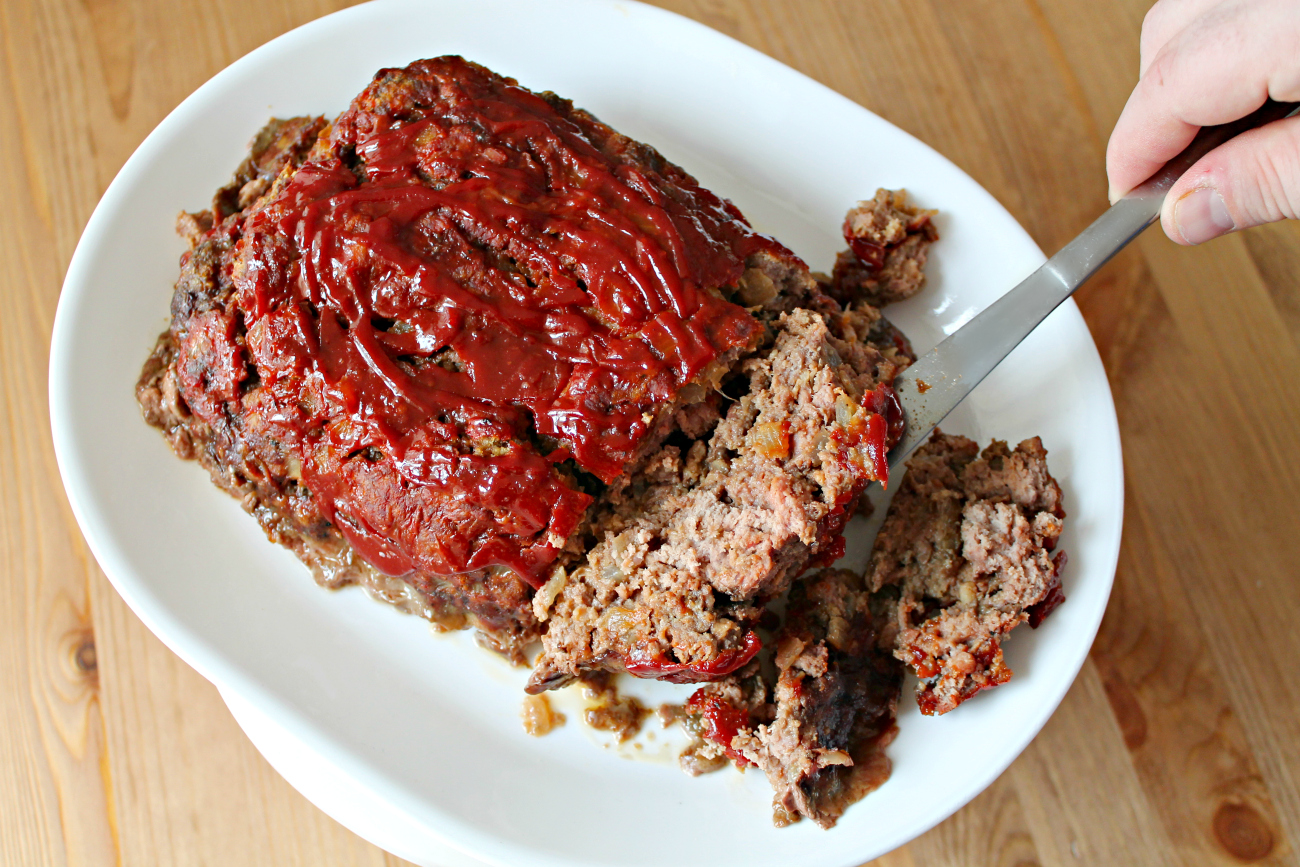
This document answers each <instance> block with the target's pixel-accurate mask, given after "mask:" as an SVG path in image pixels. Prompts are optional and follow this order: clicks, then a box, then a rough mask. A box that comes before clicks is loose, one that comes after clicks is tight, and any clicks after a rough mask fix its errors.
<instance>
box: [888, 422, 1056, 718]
mask: <svg viewBox="0 0 1300 867" xmlns="http://www.w3.org/2000/svg"><path fill="white" fill-rule="evenodd" d="M1064 517H1065V511H1064V509H1063V508H1062V505H1061V489H1060V486H1059V485H1058V484H1057V483H1056V480H1055V479H1053V478H1052V476H1051V474H1050V472H1049V471H1048V468H1047V452H1046V450H1045V449H1044V448H1043V444H1042V441H1041V440H1039V439H1038V438H1037V437H1035V438H1033V439H1029V440H1025V441H1024V442H1022V443H1020V445H1018V446H1016V448H1015V450H1014V451H1013V450H1011V449H1009V448H1008V447H1007V444H1006V443H1004V442H1001V441H998V440H994V441H993V443H992V444H991V445H989V447H988V448H986V449H984V451H983V453H982V454H981V453H980V452H979V447H978V446H977V445H976V444H975V442H973V441H972V440H969V439H967V438H966V437H962V436H949V435H946V434H944V433H942V432H941V431H938V430H936V431H935V432H934V435H933V436H932V437H931V438H930V440H929V441H928V442H927V443H926V444H925V445H923V446H922V447H921V448H919V449H917V451H916V453H915V455H913V457H912V458H911V460H909V461H908V468H907V475H906V476H904V478H903V481H902V484H901V486H900V487H899V490H898V493H897V495H896V496H895V497H894V500H893V502H892V503H891V504H890V508H889V512H888V514H887V516H886V518H885V522H884V525H883V526H882V527H881V530H880V534H879V535H878V536H877V538H876V543H875V547H874V549H873V551H872V559H871V564H870V566H869V568H868V571H867V580H868V583H869V585H870V588H871V590H872V591H873V592H875V593H878V594H880V595H882V597H884V598H890V597H894V596H896V598H897V629H898V632H897V647H896V651H895V652H896V654H897V656H898V658H899V659H901V660H902V661H903V662H905V663H907V664H908V665H909V666H911V667H912V669H913V670H914V671H915V672H916V674H917V676H918V677H919V678H921V684H920V686H919V688H918V693H917V702H918V704H919V705H920V708H921V711H922V713H926V714H941V713H946V712H948V711H950V710H952V709H953V708H955V707H956V706H957V705H959V704H961V703H962V702H963V701H965V700H966V699H968V698H970V697H971V696H973V695H974V694H975V693H977V692H979V691H980V690H981V689H985V688H988V687H992V686H997V685H998V684H1001V683H1005V682H1006V681H1007V679H1008V678H1010V677H1011V670H1010V669H1009V668H1008V667H1007V666H1006V663H1005V661H1004V659H1003V654H1002V647H1001V643H1002V641H1003V640H1004V639H1005V638H1006V636H1007V634H1008V633H1009V632H1010V631H1011V630H1012V629H1014V628H1015V627H1016V626H1018V625H1020V624H1021V623H1024V622H1026V621H1028V622H1029V623H1030V625H1031V626H1034V627H1037V626H1038V624H1039V623H1040V622H1042V619H1043V618H1045V617H1046V616H1047V615H1048V614H1050V613H1051V611H1052V610H1053V609H1054V608H1055V607H1056V606H1057V605H1059V604H1060V603H1061V602H1062V601H1063V600H1064V598H1065V597H1064V594H1063V592H1062V590H1061V580H1060V573H1061V569H1062V567H1063V566H1064V565H1065V552H1063V551H1062V552H1057V553H1056V554H1055V555H1053V553H1052V552H1053V550H1054V549H1055V547H1056V541H1057V539H1058V537H1059V536H1060V535H1061V530H1062V527H1063V519H1064Z"/></svg>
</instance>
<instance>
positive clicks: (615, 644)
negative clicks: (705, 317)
mask: <svg viewBox="0 0 1300 867" xmlns="http://www.w3.org/2000/svg"><path fill="white" fill-rule="evenodd" d="M873 325H874V323H873V322H872V321H870V320H869V319H868V318H867V317H864V316H862V315H860V314H853V313H842V314H838V315H834V316H826V315H822V314H819V313H816V312H813V311H811V310H807V309H796V310H795V311H793V312H791V313H788V314H783V315H782V316H781V318H780V319H779V320H778V321H777V323H776V337H775V340H774V341H773V343H772V345H771V346H770V348H769V349H768V350H766V351H765V352H763V353H761V354H759V355H756V356H754V357H753V358H750V359H748V360H746V361H744V362H743V363H742V364H740V365H739V367H738V372H739V374H740V376H741V377H743V378H744V379H746V380H747V391H746V393H745V394H744V395H743V396H740V397H739V399H737V400H736V401H735V402H734V403H732V404H731V406H730V407H729V408H728V409H727V412H726V415H725V417H723V418H722V420H721V421H720V422H719V423H718V424H717V426H716V427H715V428H714V429H713V431H712V434H711V436H710V437H709V439H708V441H707V445H706V443H705V441H704V440H703V439H697V440H696V441H695V442H694V443H693V444H692V445H691V446H690V448H689V450H688V451H687V452H686V453H685V454H682V452H681V451H680V449H679V448H678V447H675V446H668V447H666V448H665V449H664V450H663V452H661V454H660V457H659V458H658V462H657V464H655V465H654V466H655V470H654V471H653V472H652V473H650V474H648V475H647V476H646V477H645V480H644V482H643V483H642V484H640V485H638V486H636V487H634V488H632V489H630V490H629V491H628V492H627V493H626V494H624V495H623V499H624V502H623V503H622V504H620V507H619V508H618V509H616V510H615V511H614V512H613V513H612V514H611V515H609V516H608V518H607V519H605V520H604V521H603V522H602V523H601V525H600V526H599V527H598V533H599V537H598V540H597V541H596V544H595V545H594V547H593V548H591V550H590V552H589V554H588V556H587V560H586V563H585V564H582V565H580V566H578V567H577V568H575V569H574V570H573V571H572V573H571V574H557V575H556V577H554V578H553V579H552V582H553V583H548V585H547V586H546V587H544V588H543V589H542V591H540V592H539V594H538V596H537V606H536V613H537V615H538V616H539V617H543V618H545V620H546V631H545V634H544V635H543V636H542V644H543V653H542V655H541V657H540V658H539V659H538V661H537V663H536V665H535V670H534V674H533V678H532V680H531V681H530V683H529V689H530V690H532V691H539V690H543V689H548V688H553V687H556V686H560V685H563V684H565V683H568V682H570V681H571V680H573V679H574V678H576V677H578V676H579V675H581V674H582V673H583V672H584V671H588V670H592V669H603V670H613V671H617V670H626V671H630V672H631V673H633V674H637V675H640V676H650V677H659V678H664V679H670V680H680V681H697V680H708V679H712V678H714V677H719V676H721V675H724V674H727V673H728V672H730V671H733V670H735V669H737V668H739V667H740V666H741V665H743V664H744V663H746V662H747V661H748V660H749V659H750V658H752V657H753V655H754V653H755V652H756V651H757V649H758V646H759V641H758V638H757V637H756V635H755V634H754V633H753V631H752V625H753V623H754V621H755V619H756V618H757V617H758V616H759V615H760V614H761V613H762V606H763V604H764V603H765V602H766V601H767V600H769V599H771V598H773V597H776V596H779V595H780V594H783V593H784V592H785V591H786V590H787V589H788V588H789V586H790V583H791V581H792V580H793V579H794V578H796V577H797V576H798V575H800V574H801V573H802V572H803V571H804V570H805V569H806V568H807V567H808V566H809V565H810V564H812V563H814V562H818V561H825V562H830V561H832V560H834V559H836V558H837V557H838V556H839V555H840V554H841V553H842V551H843V537H842V535H841V531H842V529H843V527H844V523H845V522H846V521H847V520H848V518H849V516H850V515H851V514H852V511H853V508H854V506H855V505H856V502H857V499H858V496H859V494H861V492H862V490H863V489H864V488H865V487H866V485H867V484H868V483H869V482H871V481H872V480H874V479H881V478H884V477H885V473H886V472H887V464H886V460H885V456H886V451H887V448H888V445H889V444H890V441H891V437H890V430H889V428H890V423H891V421H893V422H894V431H893V434H894V438H896V437H897V435H898V434H899V433H901V430H900V429H899V428H898V426H897V420H898V418H899V416H898V415H897V414H896V413H895V411H894V408H893V404H892V403H891V401H892V391H891V390H890V388H889V383H890V382H892V380H893V377H894V375H895V374H896V372H897V370H898V365H899V362H900V359H899V358H898V356H897V351H896V348H895V347H892V346H891V347H887V348H886V349H887V350H888V351H889V353H890V354H886V352H885V351H882V350H880V349H879V348H877V347H874V346H872V345H871V344H869V343H867V342H865V340H864V339H863V338H864V337H865V336H866V334H867V333H868V332H869V330H870V328H871V327H872V326H873Z"/></svg>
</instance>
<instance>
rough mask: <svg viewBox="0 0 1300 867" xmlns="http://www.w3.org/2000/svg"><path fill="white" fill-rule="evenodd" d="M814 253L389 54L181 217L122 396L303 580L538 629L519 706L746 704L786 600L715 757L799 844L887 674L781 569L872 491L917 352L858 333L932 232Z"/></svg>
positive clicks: (832, 599) (841, 776) (859, 637)
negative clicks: (597, 697) (726, 759)
mask: <svg viewBox="0 0 1300 867" xmlns="http://www.w3.org/2000/svg"><path fill="white" fill-rule="evenodd" d="M844 229H845V239H846V243H847V244H848V245H849V248H850V249H849V251H848V252H846V253H845V254H843V255H842V256H841V257H840V261H839V262H838V263H837V265H836V268H835V270H834V273H833V274H832V275H830V276H824V275H818V274H813V273H811V272H810V271H809V270H808V268H807V266H806V265H805V264H804V262H803V261H801V260H800V259H799V258H798V257H797V256H795V255H794V254H793V253H791V252H790V251H789V250H787V249H786V248H785V247H784V246H782V245H781V244H780V243H779V242H777V241H776V240H774V239H772V238H770V237H768V236H766V235H763V234H761V233H759V232H757V231H755V230H754V229H753V228H752V227H751V226H750V225H749V223H748V222H747V221H746V220H745V218H744V217H743V216H742V215H741V213H740V212H739V211H738V210H737V209H736V208H735V207H734V206H733V205H732V204H731V203H730V202H728V201H726V200H724V199H721V198H719V197H717V196H715V195H714V194H712V193H710V192H709V191H708V190H705V189H704V188H702V187H701V186H700V185H699V184H698V183H697V182H696V181H695V179H694V178H692V177H691V176H690V175H689V174H687V173H686V172H685V171H683V170H682V169H681V168H679V167H677V166H675V165H673V164H672V163H671V162H669V161H667V160H666V159H665V158H664V157H663V156H661V155H660V154H659V153H658V152H657V151H656V150H654V149H653V148H651V147H649V146H648V145H645V144H642V143H640V142H636V141H633V140H632V139H629V138H627V137H626V136H623V135H621V134H619V133H618V132H616V131H614V130H613V129H611V128H610V127H609V126H607V125H605V124H603V123H601V122H600V121H599V120H597V119H596V118H594V117H593V116H591V115H590V114H588V113H587V112H585V111H582V110H581V109H577V108H575V107H574V106H573V105H572V104H571V103H570V102H568V101H567V100H564V99H562V98H560V97H558V96H555V95H554V94H550V93H533V92H531V91H529V90H527V89H525V88H523V87H521V86H519V85H518V84H517V83H516V82H515V81H513V80H512V79H508V78H504V77H502V76H499V75H497V74H495V73H493V72H491V71H489V70H487V69H485V68H483V67H481V66H478V65H476V64H473V63H470V62H468V61H466V60H463V59H461V58H459V57H440V58H436V59H432V60H423V61H418V62H416V63H413V64H411V65H410V66H407V67H405V68H403V69H385V70H381V71H380V72H379V73H378V74H377V75H376V76H375V78H374V80H373V81H372V82H371V83H370V85H369V86H368V87H367V88H366V89H365V90H364V91H363V92H362V93H361V94H360V95H358V96H357V97H356V98H355V99H354V100H353V101H352V103H351V104H350V106H349V107H348V108H347V110H346V111H344V112H343V113H342V114H341V115H340V116H339V117H337V118H335V119H334V120H332V121H330V120H327V119H325V118H323V117H314V118H309V117H300V118H292V119H289V120H273V121H272V122H271V123H270V124H268V126H267V127H266V128H265V129H263V130H262V131H261V132H260V133H259V134H258V135H257V136H256V137H255V139H254V140H253V143H252V146H251V149H250V153H249V155H248V157H247V158H246V159H245V160H244V162H243V163H242V164H241V165H240V166H239V167H238V169H237V171H236V173H235V176H234V178H233V179H232V180H231V181H230V183H228V184H226V185H225V186H223V187H222V188H221V189H220V190H218V192H217V194H216V195H215V196H214V198H213V201H212V203H211V206H210V208H209V209H207V210H204V211H199V212H196V213H187V214H182V216H181V218H180V221H179V230H180V232H181V233H182V234H183V235H184V236H185V237H186V238H187V239H188V241H189V243H190V249H189V250H188V252H186V253H185V254H184V256H183V257H182V259H181V273H180V278H179V280H178V282H177V284H176V287H175V292H174V294H173V297H172V305H171V313H172V318H171V324H170V327H169V328H168V329H167V331H166V332H164V333H163V334H162V335H161V337H160V338H159V340H158V343H157V346H156V347H155V349H154V351H153V353H152V355H150V357H149V359H148V361H147V362H146V364H145V367H144V370H143V372H142V375H141V378H140V381H139V384H138V386H137V396H138V398H139V401H140V404H141V406H142V408H143V410H144V414H145V418H146V419H147V421H148V422H149V423H150V424H152V425H154V426H156V427H158V428H160V429H161V430H162V431H163V433H164V435H165V436H166V438H167V440H168V442H169V443H170V444H171V446H172V448H173V450H174V451H175V452H176V453H177V454H178V455H180V456H181V457H183V458H190V459H196V460H197V461H198V462H199V463H201V464H202V465H203V466H204V467H205V468H206V469H207V470H208V472H209V473H210V474H211V476H212V478H213V481H214V482H215V483H216V484H217V485H218V486H219V487H221V488H223V489H224V490H226V491H228V492H229V493H231V494H232V495H234V496H236V497H237V498H239V499H240V501H241V502H242V504H243V506H244V507H245V508H246V509H247V510H248V511H249V512H250V513H252V514H253V515H254V517H256V518H257V520H258V521H259V522H260V523H261V525H262V527H263V528H264V529H265V531H266V533H267V535H268V537H269V538H271V539H272V540H273V541H275V542H277V543H279V544H282V545H285V546H287V547H289V548H290V549H291V550H293V551H294V553H295V554H297V556H298V557H299V558H301V559H302V560H303V561H304V562H305V563H306V564H307V565H308V566H309V567H310V568H311V569H312V571H313V572H314V574H315V575H316V578H317V579H318V580H319V581H320V582H321V583H322V584H325V585H326V586H329V587H339V586H343V585H346V584H353V583H359V584H362V585H364V586H366V587H367V588H368V589H370V590H371V591H372V592H373V593H375V594H377V595H379V596H380V597H382V598H384V599H387V600H388V601H390V602H394V603H396V604H398V605H400V606H402V607H403V608H405V609H407V610H409V611H413V612H417V613H419V614H421V615H423V616H425V617H427V618H429V619H430V620H431V621H433V622H434V623H435V624H437V625H439V626H441V627H445V628H462V627H467V626H468V627H473V628H475V629H476V630H478V633H479V635H480V636H481V637H482V638H483V640H484V641H485V642H486V643H487V644H488V645H490V646H491V647H493V648H495V649H497V650H499V651H501V652H503V653H505V654H507V655H508V656H510V657H512V658H513V659H515V660H517V661H522V660H523V658H524V652H523V651H524V648H525V647H526V646H527V645H529V644H530V643H531V642H534V641H536V640H538V639H540V641H541V645H542V652H541V654H540V656H539V657H538V658H537V661H536V665H535V670H534V672H533V675H532V678H531V679H530V681H529V687H528V688H529V690H530V691H532V692H541V691H544V690H546V689H550V688H554V687H557V686H560V685H563V684H565V683H568V682H570V681H572V680H574V679H576V678H579V677H587V678H590V677H599V676H603V673H605V672H621V671H626V672H630V673H632V674H634V675H637V676H640V677H652V678H661V679H666V680H671V681H676V682H708V683H711V684H712V687H711V688H714V689H718V690H727V689H732V688H735V687H736V683H737V682H738V680H737V679H738V678H741V677H742V676H745V677H749V678H751V686H754V687H755V688H757V686H758V683H757V681H754V680H753V678H755V677H757V675H756V674H755V672H757V671H758V669H759V667H760V666H759V661H758V660H757V658H756V654H757V653H758V651H759V650H760V648H761V645H762V643H763V641H762V638H761V637H760V628H766V627H765V626H764V624H767V625H769V626H770V625H771V624H770V622H769V621H771V619H772V617H773V616H774V615H773V614H772V613H771V611H770V610H769V609H768V607H767V606H768V604H769V603H770V602H773V601H775V600H780V599H782V598H783V597H784V596H786V595H787V594H790V595H791V597H792V599H793V601H792V602H791V609H790V610H791V612H792V613H791V615H790V617H789V618H788V621H787V624H786V626H785V627H782V628H783V629H784V631H783V632H780V633H779V634H780V636H783V637H779V638H777V639H776V641H777V646H778V657H779V660H778V661H779V662H780V664H781V665H782V666H783V668H782V672H781V675H780V677H781V680H780V683H779V684H777V685H776V687H775V688H776V693H775V696H776V698H775V703H774V704H773V705H772V707H773V712H772V715H771V718H770V720H769V722H770V725H771V728H770V730H767V731H768V732H769V733H768V734H764V733H763V731H758V730H754V731H753V732H751V736H749V738H748V739H747V740H745V741H744V743H743V744H740V745H738V746H737V747H736V755H737V756H740V757H742V758H744V760H745V761H751V762H754V763H757V764H759V765H760V766H762V767H763V768H764V770H765V772H767V773H768V774H769V776H771V777H772V779H773V781H774V782H775V783H776V785H777V787H778V790H779V792H780V793H782V794H780V797H781V798H782V799H783V800H782V803H785V804H787V809H788V811H789V812H790V814H791V815H792V816H793V815H795V814H797V813H806V814H808V815H811V816H813V817H814V818H815V819H817V820H818V821H821V822H824V823H826V822H830V821H833V818H834V816H835V815H838V812H837V811H838V810H841V809H842V802H843V798H841V797H840V796H839V795H837V794H835V792H836V791H839V790H841V789H845V787H846V786H849V787H850V788H851V787H852V786H853V785H857V784H856V783H851V782H849V781H848V777H846V776H845V774H847V773H848V772H847V771H837V770H834V768H835V767H842V768H849V767H852V766H853V763H855V762H858V761H859V760H860V757H865V758H862V759H861V760H862V761H866V762H867V763H868V764H869V765H870V766H871V767H873V768H876V769H877V770H879V767H880V763H879V760H878V759H877V758H873V757H869V756H875V755H876V753H872V752H871V750H869V749H867V748H865V747H863V748H862V749H866V750H867V751H866V752H862V751H861V750H860V749H859V746H860V744H861V743H866V742H867V741H870V742H871V743H874V744H881V743H883V742H884V741H885V740H886V739H887V737H888V735H887V732H888V731H889V730H890V726H891V725H892V719H893V711H892V708H893V705H892V702H893V699H892V698H890V697H888V696H887V695H886V694H885V693H886V692H888V690H887V689H886V687H885V685H887V684H889V683H894V682H896V680H897V677H898V666H897V664H896V663H895V661H894V660H893V659H892V658H889V656H888V654H885V655H884V656H882V655H881V653H880V652H879V649H878V648H879V636H880V635H881V634H883V633H881V631H880V623H881V616H880V614H879V612H876V611H874V610H873V609H871V607H870V605H869V604H868V602H869V600H868V595H867V593H866V590H865V588H864V586H863V585H862V584H861V581H860V580H858V579H852V580H850V578H849V577H847V576H845V575H842V574H840V573H821V575H822V577H819V578H817V579H815V580H810V581H803V580H802V576H803V575H804V573H805V572H806V571H807V570H808V569H809V568H811V567H814V566H820V565H828V564H829V563H831V562H832V561H834V560H835V559H836V558H837V557H838V556H839V555H840V553H842V551H843V537H842V531H843V528H844V525H845V523H846V521H847V520H848V519H849V517H850V516H851V515H852V514H853V512H854V509H855V508H856V507H857V504H858V502H859V499H860V494H861V493H862V491H863V490H864V488H865V487H866V486H867V485H868V484H869V483H870V482H872V481H874V480H881V481H884V480H886V478H887V473H888V465H887V460H886V453H887V450H888V449H889V448H890V446H892V444H893V443H894V442H896V441H897V439H898V438H899V437H900V436H901V435H902V433H903V430H902V414H901V412H900V411H899V408H898V405H897V402H896V399H895V397H894V393H893V390H892V387H891V383H892V381H893V379H894V377H895V375H896V374H897V373H898V371H899V370H901V369H902V368H904V367H905V366H906V365H907V364H909V363H910V362H911V361H912V360H913V354H912V351H911V348H910V346H909V344H908V343H907V340H906V338H905V337H903V335H902V334H901V333H899V332H898V331H897V329H895V328H894V327H893V326H892V325H890V324H889V322H888V321H887V320H886V319H885V318H884V317H883V316H882V315H881V313H880V311H879V310H878V309H877V307H878V305H879V304H880V303H884V302H886V301H892V300H896V299H898V298H901V297H905V296H906V295H908V294H910V293H912V292H915V291H917V290H918V289H919V288H920V287H921V285H922V283H923V279H924V273H923V266H924V263H925V255H926V248H927V247H928V245H929V244H930V243H931V242H932V241H933V240H934V239H935V237H936V234H935V232H934V229H933V225H932V224H931V222H930V219H929V212H924V211H918V210H916V209H914V208H912V207H911V206H910V205H909V204H908V203H907V201H906V199H905V197H904V196H903V194H901V193H894V192H889V191H881V192H880V193H878V194H877V195H876V197H875V199H874V200H872V201H869V202H863V203H861V204H860V205H859V206H858V207H856V208H854V209H853V211H851V212H850V214H849V217H848V219H847V220H846V223H845V227H844ZM855 250H856V251H857V252H854V251H855ZM864 257H865V258H864ZM827 606H829V607H827ZM828 618H829V619H828ZM846 630H847V631H846ZM796 645H797V646H798V647H799V648H802V649H801V650H799V652H798V653H794V652H793V651H791V650H790V648H793V647H795V646H796ZM780 647H785V648H787V650H786V651H785V652H784V653H782V652H781V651H780V650H779V648H780ZM862 654H865V656H863V655H862ZM800 682H804V683H805V684H814V685H815V688H813V689H812V692H809V691H808V689H807V688H804V687H800V686H799V683H800ZM764 689H765V688H764ZM753 694H754V695H757V694H758V692H756V691H755V692H753ZM763 695H764V696H766V692H765V691H764V693H763ZM763 703H764V704H765V705H766V698H765V697H764V698H763ZM760 716H761V715H760ZM756 719H757V717H756ZM790 720H805V721H812V722H809V723H808V724H810V725H813V726H814V728H815V729H816V730H817V731H818V732H819V735H818V738H817V740H816V741H815V743H812V744H811V746H807V748H806V749H805V748H802V747H801V748H794V747H791V746H790V745H789V739H788V733H789V731H790V730H791V724H790V722H789V721H790ZM726 748H727V749H731V746H730V744H728V745H726ZM801 749H802V752H801V751H800V750H801ZM864 773H865V772H864ZM858 776H863V774H858ZM867 776H870V775H869V774H868V775H867ZM864 778H865V777H864ZM837 799H838V800H837ZM837 804H840V806H836V805H837Z"/></svg>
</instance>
